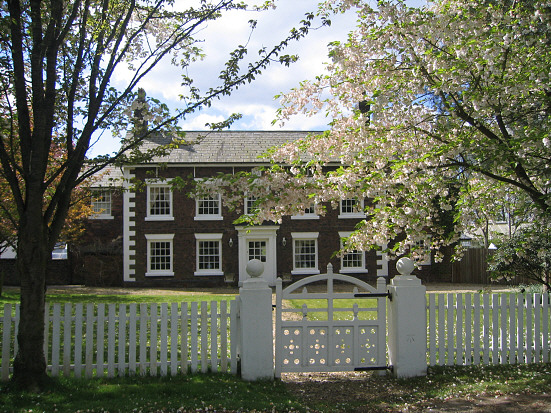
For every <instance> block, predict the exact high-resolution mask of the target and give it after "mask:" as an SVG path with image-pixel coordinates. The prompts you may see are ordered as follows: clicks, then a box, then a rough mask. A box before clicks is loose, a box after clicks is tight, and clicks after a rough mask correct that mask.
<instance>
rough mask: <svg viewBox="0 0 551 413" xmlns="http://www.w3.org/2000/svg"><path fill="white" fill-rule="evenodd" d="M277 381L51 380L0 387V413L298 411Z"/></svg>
mask: <svg viewBox="0 0 551 413" xmlns="http://www.w3.org/2000/svg"><path fill="white" fill-rule="evenodd" d="M300 407H301V405H300V402H299V401H297V400H291V399H290V396H289V394H288V392H287V391H286V389H285V386H284V384H283V383H282V382H280V381H274V382H257V383H248V382H245V381H242V380H239V379H238V378H237V377H235V376H231V375H228V374H216V375H213V374H194V375H190V376H186V375H178V376H175V377H164V378H157V377H127V378H116V379H93V380H82V379H71V378H60V379H55V380H52V382H51V385H50V386H49V388H48V389H47V390H46V391H45V392H43V393H39V394H36V393H28V392H21V391H17V390H14V389H12V388H10V385H3V386H0V412H14V413H15V412H31V411H32V412H60V413H63V412H77V411H80V412H156V411H163V412H176V411H196V410H198V409H201V410H207V408H208V410H213V409H217V410H221V409H224V408H226V409H228V410H269V411H272V409H273V408H275V409H276V411H286V410H290V409H299V408H300Z"/></svg>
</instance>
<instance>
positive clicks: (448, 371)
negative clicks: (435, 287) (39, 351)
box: [0, 364, 551, 413]
mask: <svg viewBox="0 0 551 413" xmlns="http://www.w3.org/2000/svg"><path fill="white" fill-rule="evenodd" d="M362 374H364V373H362ZM340 380H342V379H340ZM362 382H363V384H364V386H362V393H361V394H359V396H358V397H343V391H342V389H341V390H339V389H340V388H341V387H339V386H337V387H335V386H334V385H332V384H334V383H331V380H327V381H326V382H325V381H320V382H316V383H315V384H314V385H315V386H316V387H319V389H318V393H322V394H323V397H316V398H314V399H311V398H309V397H308V394H304V393H303V392H302V393H301V392H300V390H299V391H298V392H297V391H291V386H292V387H293V388H295V389H297V388H298V389H300V388H301V387H300V385H298V386H297V385H294V386H293V385H292V383H286V382H284V381H279V380H276V381H273V382H270V381H268V382H256V383H248V382H244V381H242V380H240V379H239V378H237V377H235V376H232V375H228V374H194V375H178V376H175V377H165V378H158V377H147V376H146V377H129V378H115V379H92V380H82V379H80V380H79V379H71V378H69V379H68V378H60V379H55V380H52V382H51V385H50V386H49V388H48V389H47V390H46V391H44V392H43V393H40V394H33V393H28V392H22V391H17V390H16V389H13V388H12V387H11V385H10V384H0V412H10V413H22V412H48V413H49V412H59V413H69V412H90V413H92V412H98V413H99V412H104V413H105V412H121V413H131V412H205V411H228V412H230V411H234V412H235V411H241V412H252V411H256V412H274V411H275V412H288V411H297V412H312V411H317V412H320V413H336V412H337V411H341V412H342V411H375V412H377V411H378V412H383V411H388V410H389V408H392V409H397V410H398V411H404V410H406V409H407V410H408V411H409V409H411V407H412V406H417V409H418V410H419V409H420V410H421V411H424V408H426V407H429V406H433V405H435V404H438V403H441V402H442V401H443V400H446V399H449V398H463V399H464V398H468V397H472V396H476V395H485V396H490V397H493V396H494V395H495V396H498V395H503V394H516V393H523V394H538V393H545V392H548V391H549V388H551V365H550V364H532V365H519V366H486V367H473V366H471V367H433V368H430V369H429V372H428V375H427V376H426V377H418V378H412V379H401V380H397V379H393V378H392V377H389V376H381V377H379V376H376V375H374V374H373V373H365V379H364V380H362V381H360V382H358V380H357V378H356V380H354V381H353V382H351V383H348V384H349V385H350V386H352V385H353V383H355V384H360V383H362ZM341 384H342V385H343V386H347V382H346V381H342V382H341ZM349 390H352V389H351V387H349ZM347 394H349V395H351V393H350V392H349V393H347ZM418 410H415V411H418ZM393 411H396V410H393Z"/></svg>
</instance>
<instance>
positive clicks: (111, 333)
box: [107, 304, 116, 378]
mask: <svg viewBox="0 0 551 413" xmlns="http://www.w3.org/2000/svg"><path fill="white" fill-rule="evenodd" d="M107 308H108V318H107V377H109V378H113V377H115V344H116V342H115V341H116V336H115V331H116V329H115V328H116V314H115V310H116V308H115V304H109V305H108V306H107Z"/></svg>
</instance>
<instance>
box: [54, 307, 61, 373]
mask: <svg viewBox="0 0 551 413" xmlns="http://www.w3.org/2000/svg"><path fill="white" fill-rule="evenodd" d="M60 338H61V304H59V303H55V304H54V310H53V318H52V375H53V376H57V375H58V373H59V351H60Z"/></svg>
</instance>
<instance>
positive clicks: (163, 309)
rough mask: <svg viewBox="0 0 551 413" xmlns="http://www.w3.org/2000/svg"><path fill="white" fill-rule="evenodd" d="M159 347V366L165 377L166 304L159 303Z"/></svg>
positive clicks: (166, 357) (166, 351)
mask: <svg viewBox="0 0 551 413" xmlns="http://www.w3.org/2000/svg"><path fill="white" fill-rule="evenodd" d="M160 331H161V348H160V349H159V350H160V367H161V376H163V377H165V376H166V375H167V374H168V304H167V303H162V304H161V326H160Z"/></svg>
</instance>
